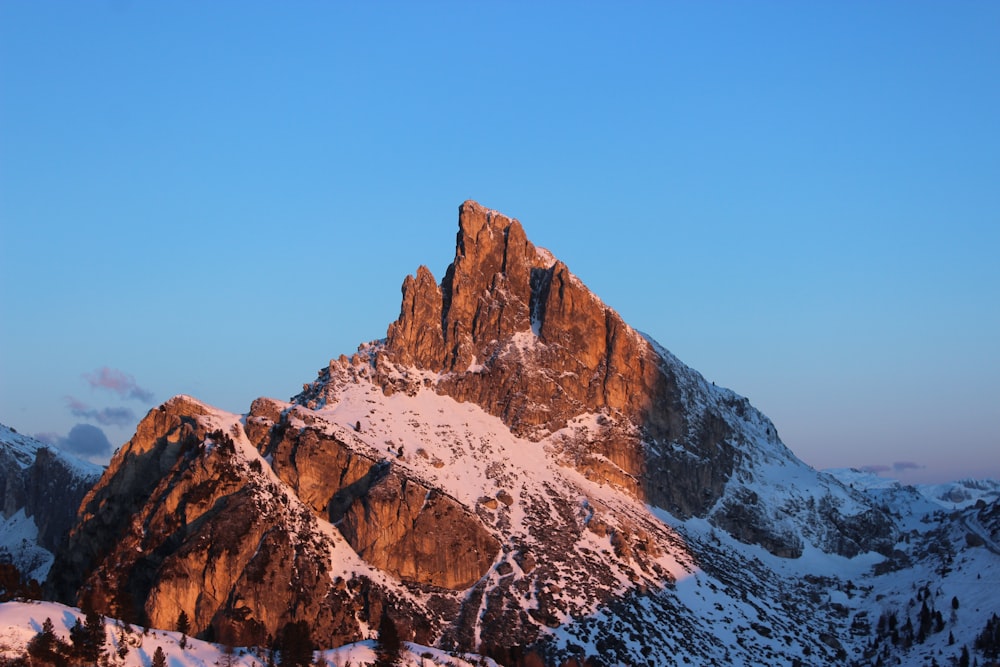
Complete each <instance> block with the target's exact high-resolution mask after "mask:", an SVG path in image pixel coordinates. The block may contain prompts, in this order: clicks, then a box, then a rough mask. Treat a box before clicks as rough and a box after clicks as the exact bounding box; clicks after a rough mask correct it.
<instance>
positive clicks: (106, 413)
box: [66, 396, 137, 426]
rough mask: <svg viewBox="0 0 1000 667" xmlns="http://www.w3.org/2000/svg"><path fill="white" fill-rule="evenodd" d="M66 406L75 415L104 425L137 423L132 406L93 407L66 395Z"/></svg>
mask: <svg viewBox="0 0 1000 667" xmlns="http://www.w3.org/2000/svg"><path fill="white" fill-rule="evenodd" d="M66 407H68V408H69V411H70V413H71V414H72V415H73V416H74V417H79V418H80V419H89V420H90V421H95V422H97V423H98V424H103V425H104V426H131V425H133V424H135V423H136V421H137V419H136V416H135V413H134V412H132V409H131V408H102V409H100V410H98V409H97V408H92V407H90V406H89V405H87V404H86V403H84V402H83V401H81V400H79V399H77V398H74V397H73V396H67V397H66Z"/></svg>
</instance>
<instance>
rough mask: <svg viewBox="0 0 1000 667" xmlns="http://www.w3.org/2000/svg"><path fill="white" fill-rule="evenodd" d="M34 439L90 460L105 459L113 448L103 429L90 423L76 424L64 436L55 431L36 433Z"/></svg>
mask: <svg viewBox="0 0 1000 667" xmlns="http://www.w3.org/2000/svg"><path fill="white" fill-rule="evenodd" d="M35 439H36V440H39V441H41V442H44V443H46V444H49V445H53V446H55V447H58V448H59V449H61V450H63V451H65V452H69V453H70V454H74V455H76V456H79V457H81V458H85V459H90V460H103V459H107V457H108V456H110V455H111V452H112V451H113V449H114V448H113V447H112V446H111V441H110V440H108V436H107V435H105V434H104V431H102V430H101V428H100V427H98V426H94V425H92V424H77V425H76V426H74V427H73V428H71V429H70V431H69V435H67V436H65V437H63V436H61V435H59V434H57V433H36V434H35Z"/></svg>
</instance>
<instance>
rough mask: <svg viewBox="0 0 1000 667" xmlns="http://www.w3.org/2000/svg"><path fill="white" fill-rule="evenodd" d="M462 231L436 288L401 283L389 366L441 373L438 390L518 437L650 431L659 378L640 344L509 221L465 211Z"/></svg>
mask: <svg viewBox="0 0 1000 667" xmlns="http://www.w3.org/2000/svg"><path fill="white" fill-rule="evenodd" d="M458 227H459V229H458V236H457V239H456V248H455V259H454V261H453V262H452V264H451V265H450V266H449V267H448V270H447V272H446V273H445V277H444V280H443V281H442V283H441V285H440V287H438V286H437V285H435V284H434V279H433V277H432V276H431V274H430V272H429V271H428V270H427V269H426V268H425V267H420V269H419V270H418V271H417V275H416V277H413V276H408V277H407V278H406V280H405V282H404V283H403V306H402V309H401V312H400V316H399V319H398V320H397V321H396V322H394V323H392V324H391V325H390V327H389V331H388V336H387V343H386V348H385V354H386V355H387V357H388V358H389V359H390V360H392V361H393V362H395V363H398V364H402V365H413V366H416V367H418V368H421V369H424V370H430V371H434V372H440V373H447V374H449V375H448V378H449V379H445V380H442V384H441V386H440V390H442V391H443V392H444V393H448V394H451V395H454V396H455V397H456V398H459V399H461V400H474V401H476V402H477V403H479V404H480V405H482V406H483V407H484V408H486V409H487V410H489V411H490V412H493V413H494V414H497V415H498V416H501V417H502V418H504V419H505V421H507V423H508V424H509V425H510V426H511V427H512V429H514V430H515V431H517V432H519V433H521V434H525V435H530V434H531V433H532V432H533V431H537V432H538V433H541V432H542V431H552V430H556V429H558V428H560V427H561V426H562V425H563V424H564V423H565V422H566V420H567V419H569V418H572V417H574V416H576V415H577V414H580V413H582V412H586V411H594V410H601V409H606V410H608V411H611V412H618V413H623V414H624V415H626V416H628V417H632V418H636V419H639V418H642V419H643V420H646V418H647V417H648V415H646V414H645V413H646V412H648V410H647V408H648V407H649V406H650V403H651V400H652V397H653V394H655V393H656V391H657V390H658V389H659V387H658V385H659V384H660V383H661V380H662V377H661V375H660V372H659V368H658V367H659V363H658V361H659V359H658V356H657V355H656V353H655V352H654V351H653V349H652V347H651V346H650V345H649V344H648V343H647V342H646V341H645V339H643V338H642V337H641V336H640V335H638V334H637V333H636V332H635V331H634V330H633V329H631V328H630V327H629V326H628V325H626V324H625V323H624V322H623V321H622V319H621V317H620V316H619V315H618V313H616V312H615V311H614V310H612V309H611V308H609V307H607V306H606V305H604V303H602V302H601V300H600V299H598V298H597V297H596V296H594V295H593V294H592V293H591V292H590V290H588V289H587V288H586V286H584V285H583V283H582V282H581V281H580V280H579V279H578V278H576V277H575V276H574V275H573V274H572V273H571V272H570V271H569V269H568V268H567V267H566V265H565V264H563V263H562V262H560V261H558V260H556V259H554V258H553V257H552V256H551V255H550V254H549V253H548V252H547V251H545V250H539V249H538V248H536V247H535V246H534V245H533V244H532V243H531V242H530V241H529V240H528V239H527V237H526V236H525V233H524V230H523V229H522V227H521V224H520V223H519V222H518V221H517V220H515V219H512V218H508V217H507V216H504V215H502V214H500V213H498V212H496V211H493V210H490V209H487V208H485V207H483V206H481V205H479V204H477V203H476V202H473V201H466V202H464V203H463V204H462V205H461V206H460V207H459V221H458ZM536 427H542V429H540V430H539V429H537V428H536Z"/></svg>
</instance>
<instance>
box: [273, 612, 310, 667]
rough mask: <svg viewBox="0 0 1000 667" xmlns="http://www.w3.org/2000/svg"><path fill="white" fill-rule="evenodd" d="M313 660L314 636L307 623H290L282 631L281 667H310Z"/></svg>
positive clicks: (279, 662) (279, 661)
mask: <svg viewBox="0 0 1000 667" xmlns="http://www.w3.org/2000/svg"><path fill="white" fill-rule="evenodd" d="M312 658H313V643H312V635H311V633H310V632H309V624H308V623H306V622H305V621H295V622H294V623H293V622H288V623H286V624H285V627H284V629H283V631H282V638H281V657H280V659H279V660H278V664H279V665H280V666H281V667H309V663H311V662H312Z"/></svg>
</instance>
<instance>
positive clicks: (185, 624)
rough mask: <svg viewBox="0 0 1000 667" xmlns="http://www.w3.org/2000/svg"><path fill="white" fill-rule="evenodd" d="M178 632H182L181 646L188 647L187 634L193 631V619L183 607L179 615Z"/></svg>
mask: <svg viewBox="0 0 1000 667" xmlns="http://www.w3.org/2000/svg"><path fill="white" fill-rule="evenodd" d="M177 632H179V633H181V641H180V646H181V648H182V649H185V648H187V635H188V633H189V632H191V620H190V619H189V618H188V615H187V612H186V611H184V610H183V609H181V613H179V614H178V615H177Z"/></svg>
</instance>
